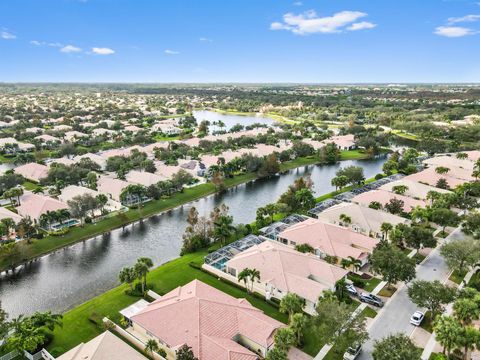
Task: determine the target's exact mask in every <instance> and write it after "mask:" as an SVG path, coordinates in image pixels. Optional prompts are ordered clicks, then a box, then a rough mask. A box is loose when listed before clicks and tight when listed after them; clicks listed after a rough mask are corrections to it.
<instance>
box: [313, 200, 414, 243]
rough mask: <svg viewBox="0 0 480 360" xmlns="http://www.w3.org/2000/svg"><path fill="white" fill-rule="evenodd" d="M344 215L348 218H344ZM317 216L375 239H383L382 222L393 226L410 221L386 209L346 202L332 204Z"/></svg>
mask: <svg viewBox="0 0 480 360" xmlns="http://www.w3.org/2000/svg"><path fill="white" fill-rule="evenodd" d="M345 216H346V217H347V219H348V220H345ZM317 218H318V219H319V220H321V221H324V222H327V223H329V224H334V225H340V226H344V227H347V228H349V229H351V230H353V231H355V232H358V233H361V234H363V235H367V236H370V237H373V238H375V239H383V237H384V234H383V232H382V230H381V226H382V224H383V223H390V224H392V225H393V226H395V225H398V224H408V223H409V222H410V221H409V220H408V219H405V218H403V217H401V216H398V215H393V214H390V213H388V212H386V211H381V210H375V209H370V208H369V207H366V206H361V205H358V204H355V203H347V202H342V203H340V204H337V205H334V206H332V207H330V208H328V209H326V210H324V211H322V212H320V213H318V214H317Z"/></svg>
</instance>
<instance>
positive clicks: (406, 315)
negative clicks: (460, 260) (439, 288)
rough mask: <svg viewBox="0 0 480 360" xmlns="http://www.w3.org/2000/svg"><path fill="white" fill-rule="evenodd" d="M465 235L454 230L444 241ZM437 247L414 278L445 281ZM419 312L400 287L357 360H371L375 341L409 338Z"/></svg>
mask: <svg viewBox="0 0 480 360" xmlns="http://www.w3.org/2000/svg"><path fill="white" fill-rule="evenodd" d="M463 236H464V234H463V233H462V232H461V231H460V230H459V229H455V231H453V232H452V233H451V234H450V235H449V236H448V237H447V238H446V239H445V240H444V241H451V240H455V239H460V238H462V237H463ZM439 248H440V246H437V248H436V249H434V250H432V252H431V253H430V256H428V258H426V259H425V260H424V262H423V263H421V264H420V265H419V266H418V267H417V279H419V280H428V281H433V280H439V281H441V282H444V281H445V280H446V279H447V277H448V275H449V273H450V270H449V269H448V267H447V265H446V264H445V261H444V260H443V258H442V257H441V255H440V251H439ZM416 310H419V309H418V307H417V305H415V304H414V303H412V302H411V301H410V299H409V298H408V294H407V286H405V285H403V286H402V287H401V288H400V289H399V290H397V292H396V293H395V295H394V296H393V297H392V298H391V299H390V300H388V301H387V303H386V304H385V307H384V308H383V309H382V310H381V311H380V312H379V313H378V315H377V316H376V318H375V320H374V321H373V323H372V324H371V327H370V329H369V334H370V339H369V340H368V341H367V342H366V343H365V344H364V346H363V351H362V353H361V354H360V356H359V358H358V359H360V360H366V359H372V356H371V352H372V350H373V344H374V342H375V340H379V339H381V338H383V337H385V336H388V335H391V334H395V333H398V332H403V333H405V334H407V335H408V336H410V335H411V334H412V332H413V331H414V330H415V326H413V325H411V324H410V321H409V320H410V316H411V315H412V314H413V313H414V312H415V311H416Z"/></svg>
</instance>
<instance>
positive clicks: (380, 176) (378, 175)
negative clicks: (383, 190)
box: [375, 174, 384, 180]
mask: <svg viewBox="0 0 480 360" xmlns="http://www.w3.org/2000/svg"><path fill="white" fill-rule="evenodd" d="M383 178H384V175H383V174H377V175H375V180H380V179H383Z"/></svg>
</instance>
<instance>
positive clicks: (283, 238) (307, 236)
mask: <svg viewBox="0 0 480 360" xmlns="http://www.w3.org/2000/svg"><path fill="white" fill-rule="evenodd" d="M276 240H277V241H279V242H281V243H283V244H285V245H289V246H292V247H294V246H296V245H302V244H308V245H310V246H311V247H312V248H313V249H314V251H315V254H316V255H318V256H320V257H322V258H324V257H325V256H330V257H336V258H338V259H348V258H350V257H352V258H354V259H356V260H360V262H361V264H362V265H365V264H366V263H367V260H368V255H369V254H370V253H371V252H372V251H373V249H374V248H375V246H376V245H377V243H378V240H376V239H373V238H371V237H368V236H366V235H363V234H360V233H358V232H354V231H351V230H350V229H346V228H344V227H341V226H338V225H333V224H329V223H326V222H323V221H321V220H318V219H307V220H305V221H303V222H300V223H297V224H295V225H292V226H290V227H288V228H286V229H285V230H283V231H282V232H280V233H279V234H278V235H277V238H276Z"/></svg>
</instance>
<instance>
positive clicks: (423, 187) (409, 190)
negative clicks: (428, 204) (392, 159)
mask: <svg viewBox="0 0 480 360" xmlns="http://www.w3.org/2000/svg"><path fill="white" fill-rule="evenodd" d="M397 186H401V187H403V186H405V187H406V191H405V192H404V193H403V194H402V195H405V196H408V197H411V198H414V199H419V200H426V199H427V195H428V193H429V192H430V191H435V192H438V193H440V194H448V193H451V191H449V190H445V189H439V188H436V187H434V186H431V185H427V184H422V183H419V182H417V181H412V180H409V179H406V178H403V179H400V180H396V181H392V182H389V183H387V184H385V185H382V186H380V188H379V189H380V190H385V191H390V192H394V188H395V187H397Z"/></svg>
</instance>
